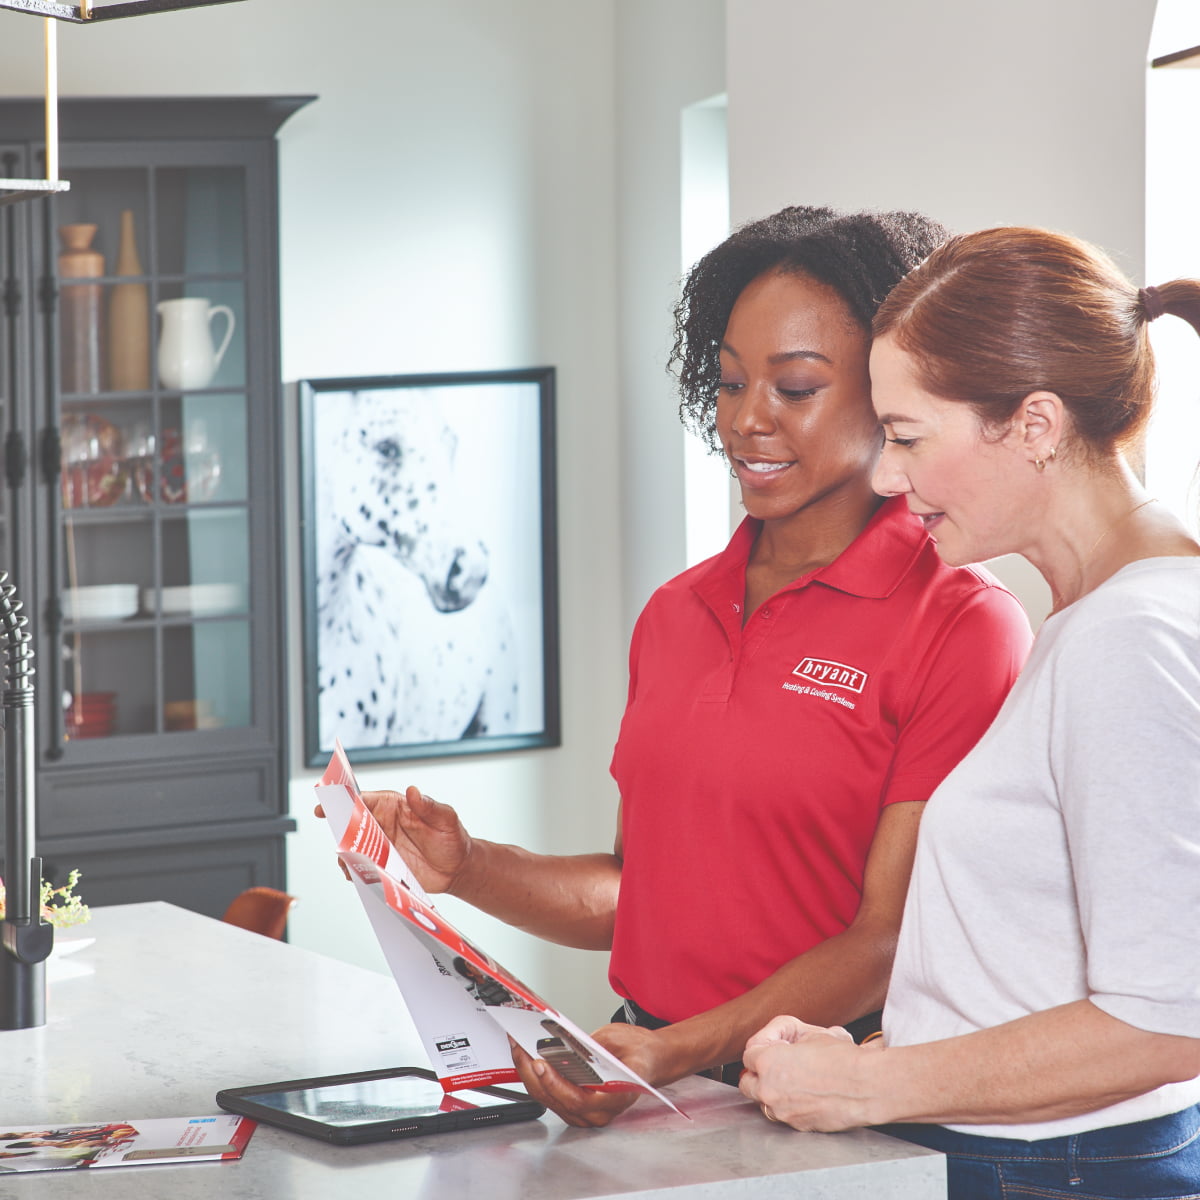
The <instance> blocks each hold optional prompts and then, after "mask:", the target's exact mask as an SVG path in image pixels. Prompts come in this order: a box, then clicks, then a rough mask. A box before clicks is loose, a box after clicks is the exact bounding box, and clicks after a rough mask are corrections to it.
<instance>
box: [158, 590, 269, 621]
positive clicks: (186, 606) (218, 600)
mask: <svg viewBox="0 0 1200 1200" xmlns="http://www.w3.org/2000/svg"><path fill="white" fill-rule="evenodd" d="M160 596H161V600H160V603H161V604H162V614H163V616H164V617H172V616H193V617H211V616H216V615H219V614H221V613H231V612H241V611H243V610H244V609H245V607H246V588H245V585H244V584H241V583H193V584H191V585H190V586H187V587H165V588H163V589H162V592H161V593H160ZM142 611H143V612H146V613H153V612H154V589H153V588H143V589H142Z"/></svg>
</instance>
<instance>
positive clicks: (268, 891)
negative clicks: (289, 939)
mask: <svg viewBox="0 0 1200 1200" xmlns="http://www.w3.org/2000/svg"><path fill="white" fill-rule="evenodd" d="M295 903H296V897H295V896H289V895H288V894H287V892H281V891H279V890H278V889H277V888H271V887H252V888H247V889H246V890H245V891H244V892H241V893H239V894H238V895H236V896H234V898H233V900H232V901H230V904H229V907H228V908H227V909H226V910H225V915H224V916H223V917H222V918H221V920H222V921H225V922H226V923H227V924H229V925H237V926H238V927H239V928H241V929H249V930H250V931H251V932H253V933H261V934H262V935H263V937H269V938H282V937H283V931H284V930H285V929H286V928H287V919H288V911H289V910H290V909H291V907H292V905H293V904H295Z"/></svg>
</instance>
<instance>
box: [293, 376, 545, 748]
mask: <svg viewBox="0 0 1200 1200" xmlns="http://www.w3.org/2000/svg"><path fill="white" fill-rule="evenodd" d="M297 391H298V399H299V418H300V420H299V432H300V508H301V514H300V530H301V558H302V570H303V620H304V755H305V762H306V765H308V766H310V767H312V766H322V765H324V763H325V762H326V761H327V760H328V757H329V754H330V753H331V751H332V748H333V741H334V738H335V737H337V738H340V739H341V741H342V744H343V745H344V746H345V748H346V750H347V752H348V754H349V755H350V757H351V760H352V761H355V762H384V761H390V760H400V759H409V758H427V757H444V756H449V755H460V754H479V753H488V752H493V751H505V750H521V749H527V748H533V747H545V746H557V745H559V744H560V741H561V727H560V712H559V631H558V563H557V510H556V492H555V440H554V439H555V426H554V401H555V371H554V368H553V367H529V368H524V369H520V370H506V371H473V372H459V373H446V374H424V375H388V376H368V377H361V378H339V379H305V380H301V381H300V383H299V385H298V389H297Z"/></svg>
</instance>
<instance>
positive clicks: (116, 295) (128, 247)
mask: <svg viewBox="0 0 1200 1200" xmlns="http://www.w3.org/2000/svg"><path fill="white" fill-rule="evenodd" d="M114 273H115V274H116V275H141V274H142V273H143V272H142V260H141V258H140V257H139V256H138V248H137V234H136V231H135V230H134V227H133V210H132V209H129V208H127V209H125V210H124V211H123V212H122V213H121V239H120V242H119V243H118V245H117V266H116V271H115V272H114ZM108 386H109V388H110V389H111V390H112V391H114V392H144V391H146V390H147V389H148V388H149V387H150V294H149V289H148V288H147V286H146V284H144V283H115V284H113V289H112V298H111V300H110V301H109V306H108Z"/></svg>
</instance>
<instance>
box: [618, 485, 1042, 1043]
mask: <svg viewBox="0 0 1200 1200" xmlns="http://www.w3.org/2000/svg"><path fill="white" fill-rule="evenodd" d="M758 527H759V526H758V522H756V521H753V520H750V519H747V520H745V521H743V523H742V525H741V526H740V528H739V529H738V530H737V532H736V533H735V534H734V536H733V539H732V541H731V542H730V543H729V545H728V547H726V549H725V550H724V551H723V552H722V553H721V554H719V555H717V556H716V557H715V558H711V559H709V560H708V561H707V562H704V563H701V564H699V565H698V566H696V567H693V568H691V569H690V570H688V571H685V572H684V573H683V574H682V575H679V576H678V577H676V578H675V579H673V580H671V581H670V582H669V583H667V584H665V585H664V586H663V587H661V588H659V589H658V591H656V592H655V593H654V595H653V596H652V597H651V598H650V602H649V603H648V604H647V605H646V608H645V610H644V611H643V613H642V615H641V617H640V618H639V619H638V623H637V627H636V629H635V630H634V635H633V642H632V646H631V649H630V681H629V701H628V705H627V707H626V710H625V716H624V718H623V720H622V722H621V730H620V735H619V738H618V741H617V746H616V750H615V752H614V754H613V760H612V774H613V777H614V778H615V779H616V781H617V785H618V787H619V789H620V794H621V800H622V829H623V838H624V848H625V860H624V867H623V869H622V873H621V892H620V899H619V902H618V905H617V915H616V927H615V931H614V936H613V950H612V962H611V967H610V976H609V977H610V980H611V982H612V985H613V987H614V989H615V990H616V991H617V992H618V994H620V995H622V996H626V997H629V998H630V999H632V1000H634V1001H636V1002H637V1003H638V1004H639V1005H641V1006H642V1007H643V1008H645V1009H647V1010H648V1011H649V1012H651V1013H654V1014H655V1015H656V1016H659V1017H662V1018H664V1019H665V1020H669V1021H678V1020H682V1019H683V1018H684V1017H688V1016H692V1015H694V1014H695V1013H698V1012H704V1011H706V1010H708V1009H710V1008H712V1007H714V1006H715V1005H717V1004H721V1003H723V1002H724V1001H726V1000H729V999H732V998H733V997H734V996H738V995H740V994H742V993H743V992H745V991H747V990H748V989H749V988H751V987H753V986H755V985H756V984H758V983H760V982H761V981H762V980H763V979H764V978H766V976H768V975H769V974H771V973H772V972H773V971H774V970H776V969H777V968H778V967H780V966H782V965H783V963H785V962H787V961H789V960H790V959H792V958H794V957H795V956H796V955H798V954H802V953H803V952H804V951H806V950H808V949H810V948H811V947H813V946H814V945H816V944H818V943H819V942H822V941H824V940H825V939H826V938H828V937H831V936H832V935H834V934H836V933H839V932H841V931H842V930H844V929H845V928H846V927H847V926H848V925H849V924H850V922H851V921H852V920H853V918H854V915H855V913H856V912H857V911H858V906H859V901H860V899H861V896H862V881H863V870H864V866H865V863H866V858H867V851H868V850H869V849H870V845H871V839H872V837H873V836H874V833H875V826H876V824H877V822H878V820H879V814H880V812H881V811H882V809H883V806H884V805H886V804H894V803H896V802H897V801H901V800H926V799H928V797H929V795H930V793H931V792H932V791H933V789H934V788H935V787H936V786H937V784H938V783H940V782H941V780H942V778H943V777H944V776H945V775H946V774H947V772H949V770H950V769H951V768H952V767H953V766H954V765H955V764H956V763H957V762H958V760H959V759H960V758H962V756H963V755H964V754H965V753H966V752H967V751H968V750H969V749H970V748H971V747H972V746H973V745H974V744H975V742H976V740H977V739H978V737H979V736H980V734H981V733H982V732H983V731H984V729H985V728H987V726H988V724H989V723H990V721H991V719H992V717H993V716H994V715H995V713H996V711H997V709H998V708H999V707H1000V703H1001V701H1002V700H1003V699H1004V696H1005V694H1006V693H1007V692H1008V689H1009V687H1010V685H1011V684H1012V681H1013V680H1014V679H1015V678H1016V675H1017V671H1018V670H1019V669H1020V667H1021V664H1022V663H1023V662H1024V660H1025V655H1026V653H1027V652H1028V649H1029V644H1030V640H1031V638H1030V631H1029V623H1028V620H1027V619H1026V616H1025V612H1024V610H1023V609H1022V608H1021V606H1020V604H1019V603H1018V602H1017V600H1016V599H1015V598H1014V597H1013V596H1012V595H1011V593H1009V592H1008V591H1007V590H1005V588H1004V587H1003V586H1001V585H1000V584H999V583H998V582H997V581H996V580H995V579H994V578H993V577H992V576H991V575H989V574H988V573H987V572H985V571H983V570H982V569H980V568H977V567H965V568H964V567H959V568H954V567H948V566H946V565H945V564H944V563H943V562H942V561H941V559H940V558H938V555H937V551H936V550H935V549H934V545H933V542H932V539H931V538H930V537H929V536H928V535H927V534H926V533H925V531H924V529H923V528H922V527H921V524H920V522H919V521H917V520H916V518H915V517H913V516H912V515H911V514H910V513H909V512H908V509H907V506H906V505H905V503H904V501H903V499H900V498H897V499H894V500H889V501H887V502H885V503H884V505H883V506H882V507H881V508H880V509H879V511H878V512H877V513H876V514H875V516H874V517H873V518H872V520H871V522H870V524H869V525H868V526H867V528H866V529H865V530H864V531H863V532H862V534H861V535H860V536H859V537H858V538H857V539H856V540H855V541H854V542H853V544H851V545H850V546H849V547H848V548H847V549H846V550H845V551H844V552H843V553H842V554H841V555H840V556H839V557H838V558H837V559H835V560H834V561H833V562H832V563H830V564H829V565H828V566H826V567H823V568H821V569H820V570H818V571H814V572H812V573H811V574H810V575H807V576H805V577H803V578H802V579H798V580H796V581H795V582H794V583H791V584H789V585H788V586H787V587H785V588H783V589H782V590H780V591H779V592H777V593H776V594H775V595H774V596H772V597H771V598H770V599H769V600H768V601H767V602H766V603H765V604H763V605H762V607H760V608H759V609H758V611H757V612H755V613H754V614H753V615H752V616H751V617H750V619H749V620H748V621H747V622H746V624H745V626H743V624H742V615H743V614H742V608H743V605H744V602H745V591H746V564H747V560H748V558H749V554H750V548H751V546H752V545H753V542H754V538H755V535H756V534H757V532H758Z"/></svg>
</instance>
